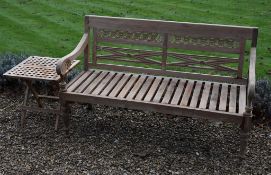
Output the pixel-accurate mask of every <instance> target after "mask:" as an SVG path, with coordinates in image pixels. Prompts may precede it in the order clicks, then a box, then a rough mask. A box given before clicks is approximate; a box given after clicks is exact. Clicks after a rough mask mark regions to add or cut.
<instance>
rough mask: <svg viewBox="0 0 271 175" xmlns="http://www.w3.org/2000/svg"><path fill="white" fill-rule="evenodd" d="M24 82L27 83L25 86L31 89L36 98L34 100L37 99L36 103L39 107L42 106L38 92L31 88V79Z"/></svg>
mask: <svg viewBox="0 0 271 175" xmlns="http://www.w3.org/2000/svg"><path fill="white" fill-rule="evenodd" d="M26 84H27V86H28V87H29V89H30V90H31V92H32V94H33V95H34V97H35V99H36V101H37V103H38V106H39V107H40V108H42V107H43V105H42V103H41V100H40V98H39V94H38V93H37V91H36V90H35V89H34V88H33V86H32V82H31V81H26Z"/></svg>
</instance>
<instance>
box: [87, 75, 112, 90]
mask: <svg viewBox="0 0 271 175" xmlns="http://www.w3.org/2000/svg"><path fill="white" fill-rule="evenodd" d="M107 74H108V72H102V73H101V74H99V75H98V76H97V77H95V79H93V80H92V81H91V82H89V85H88V87H87V89H86V90H84V92H83V93H85V94H89V93H91V92H92V91H93V90H95V88H96V87H97V86H98V85H99V83H100V82H101V81H102V80H103V78H104V77H105V76H106V75H107Z"/></svg>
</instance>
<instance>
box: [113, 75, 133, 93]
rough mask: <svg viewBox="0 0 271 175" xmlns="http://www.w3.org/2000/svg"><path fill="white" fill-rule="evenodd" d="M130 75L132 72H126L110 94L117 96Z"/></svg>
mask: <svg viewBox="0 0 271 175" xmlns="http://www.w3.org/2000/svg"><path fill="white" fill-rule="evenodd" d="M130 77H131V74H125V75H124V76H123V77H122V78H121V80H120V81H119V82H118V84H117V85H116V86H115V87H114V89H113V90H112V91H111V93H110V94H109V95H108V96H110V97H116V96H117V95H118V93H119V92H120V91H121V90H122V88H123V87H124V86H125V84H126V82H127V81H128V80H129V78H130Z"/></svg>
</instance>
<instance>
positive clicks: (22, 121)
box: [21, 86, 29, 128]
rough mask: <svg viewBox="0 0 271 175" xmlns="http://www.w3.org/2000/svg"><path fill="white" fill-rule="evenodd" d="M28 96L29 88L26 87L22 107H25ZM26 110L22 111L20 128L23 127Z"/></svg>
mask: <svg viewBox="0 0 271 175" xmlns="http://www.w3.org/2000/svg"><path fill="white" fill-rule="evenodd" d="M28 96H29V87H28V86H26V89H25V93H24V101H23V106H26V105H27V100H28ZM26 114H27V110H23V115H22V116H21V127H22V128H24V127H25V118H26Z"/></svg>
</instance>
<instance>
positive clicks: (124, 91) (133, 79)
mask: <svg viewBox="0 0 271 175" xmlns="http://www.w3.org/2000/svg"><path fill="white" fill-rule="evenodd" d="M138 77H139V75H132V77H131V78H130V80H129V81H128V82H127V83H126V85H125V86H124V88H123V89H122V90H121V91H120V93H119V95H118V97H119V98H124V97H126V95H127V94H128V93H129V90H130V89H131V88H132V87H133V85H134V83H135V82H136V80H137V79H138Z"/></svg>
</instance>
